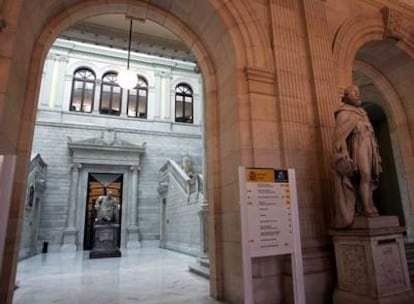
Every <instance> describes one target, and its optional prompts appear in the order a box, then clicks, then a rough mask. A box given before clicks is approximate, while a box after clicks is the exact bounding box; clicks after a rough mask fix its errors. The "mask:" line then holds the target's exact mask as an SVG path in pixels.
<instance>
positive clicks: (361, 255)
mask: <svg viewBox="0 0 414 304" xmlns="http://www.w3.org/2000/svg"><path fill="white" fill-rule="evenodd" d="M337 249H338V250H337V254H338V260H339V263H338V267H339V269H338V271H339V273H340V275H339V282H338V283H339V287H340V288H341V289H344V290H352V291H353V292H356V293H359V294H367V292H368V283H367V282H368V281H369V280H368V270H367V265H366V260H367V259H366V254H365V248H364V246H362V245H339V246H338V248H337Z"/></svg>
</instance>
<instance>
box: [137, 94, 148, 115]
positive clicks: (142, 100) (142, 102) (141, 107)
mask: <svg viewBox="0 0 414 304" xmlns="http://www.w3.org/2000/svg"><path fill="white" fill-rule="evenodd" d="M138 117H141V118H146V117H147V98H146V97H145V96H141V97H139V103H138Z"/></svg>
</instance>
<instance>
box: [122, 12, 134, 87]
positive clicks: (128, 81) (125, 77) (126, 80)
mask: <svg viewBox="0 0 414 304" xmlns="http://www.w3.org/2000/svg"><path fill="white" fill-rule="evenodd" d="M131 37H132V19H131V20H130V21H129V38H128V58H127V68H126V69H123V70H121V71H120V72H119V74H118V84H119V86H120V87H121V88H123V89H126V90H130V89H133V88H135V86H136V85H137V83H138V78H137V75H136V74H135V72H133V71H131V70H130V69H129V60H130V57H131Z"/></svg>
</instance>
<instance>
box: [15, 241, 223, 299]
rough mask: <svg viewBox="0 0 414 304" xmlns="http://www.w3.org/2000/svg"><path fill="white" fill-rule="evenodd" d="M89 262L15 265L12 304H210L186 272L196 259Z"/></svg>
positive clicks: (149, 252) (144, 252)
mask: <svg viewBox="0 0 414 304" xmlns="http://www.w3.org/2000/svg"><path fill="white" fill-rule="evenodd" d="M122 254H123V256H122V257H121V258H105V259H92V260H90V259H89V258H88V252H82V251H79V252H77V253H47V254H41V255H37V256H34V257H32V258H29V259H26V260H23V261H21V262H20V263H19V265H18V270H17V282H18V285H19V288H17V289H16V291H15V294H14V301H13V304H52V303H53V304H75V303H76V304H135V303H140V304H155V303H157V304H167V303H168V304H175V303H177V304H178V303H180V304H183V303H186V304H187V303H188V304H193V303H194V304H214V303H221V302H217V301H214V300H213V299H212V298H210V297H209V296H208V294H209V283H208V280H206V279H204V278H202V277H199V276H197V275H195V274H193V273H190V272H189V271H188V265H189V264H192V263H194V262H195V261H196V258H195V257H191V256H187V255H183V254H180V253H177V252H173V251H168V250H163V249H159V248H141V249H134V250H127V251H123V253H122Z"/></svg>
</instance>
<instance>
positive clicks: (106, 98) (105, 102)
mask: <svg viewBox="0 0 414 304" xmlns="http://www.w3.org/2000/svg"><path fill="white" fill-rule="evenodd" d="M110 97H111V93H110V92H106V91H103V92H102V94H101V112H102V113H108V112H109V103H110Z"/></svg>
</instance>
